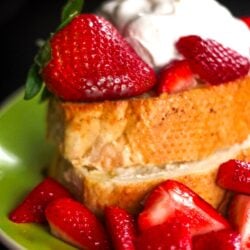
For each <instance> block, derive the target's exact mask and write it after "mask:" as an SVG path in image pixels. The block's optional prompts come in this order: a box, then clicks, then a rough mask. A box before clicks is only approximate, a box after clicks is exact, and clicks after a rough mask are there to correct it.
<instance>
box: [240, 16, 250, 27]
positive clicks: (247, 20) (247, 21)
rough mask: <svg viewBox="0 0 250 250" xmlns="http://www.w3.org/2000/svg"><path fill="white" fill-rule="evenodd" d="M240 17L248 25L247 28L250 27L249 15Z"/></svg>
mask: <svg viewBox="0 0 250 250" xmlns="http://www.w3.org/2000/svg"><path fill="white" fill-rule="evenodd" d="M240 19H241V21H243V22H244V23H245V24H246V25H247V26H248V28H250V17H249V16H243V17H241V18H240Z"/></svg>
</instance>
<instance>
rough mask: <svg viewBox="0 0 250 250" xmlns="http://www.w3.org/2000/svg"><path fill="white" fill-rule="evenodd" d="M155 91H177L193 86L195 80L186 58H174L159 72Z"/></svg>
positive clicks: (195, 82)
mask: <svg viewBox="0 0 250 250" xmlns="http://www.w3.org/2000/svg"><path fill="white" fill-rule="evenodd" d="M158 78H159V80H158V85H157V93H158V94H161V93H177V92H180V91H184V90H188V89H191V88H194V87H195V86H196V85H197V81H196V80H195V78H194V75H193V73H192V71H191V69H190V66H189V62H188V61H187V60H175V61H172V62H171V63H169V64H168V65H166V66H165V67H164V68H163V69H162V70H161V71H160V73H159V77H158Z"/></svg>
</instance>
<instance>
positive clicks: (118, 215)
mask: <svg viewBox="0 0 250 250" xmlns="http://www.w3.org/2000/svg"><path fill="white" fill-rule="evenodd" d="M105 221H106V225H107V228H108V232H109V234H110V236H111V239H112V243H113V247H114V249H116V250H135V245H134V244H135V239H136V229H135V221H134V218H133V217H132V215H130V214H129V213H128V212H127V211H125V210H124V209H122V208H119V207H115V206H110V207H106V208H105Z"/></svg>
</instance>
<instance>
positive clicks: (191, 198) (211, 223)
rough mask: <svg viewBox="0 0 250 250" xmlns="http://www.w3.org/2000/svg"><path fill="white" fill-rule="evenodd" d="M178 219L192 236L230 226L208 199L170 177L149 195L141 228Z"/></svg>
mask: <svg viewBox="0 0 250 250" xmlns="http://www.w3.org/2000/svg"><path fill="white" fill-rule="evenodd" d="M177 218H178V220H179V221H180V222H182V223H183V224H186V225H187V226H188V227H189V228H190V232H191V235H192V236H194V235H197V234H204V233H207V232H210V231H218V230H221V229H225V228H229V224H228V222H227V221H226V220H225V219H224V218H223V217H222V216H221V215H220V214H219V213H218V212H217V211H216V210H215V209H214V208H213V207H212V206H210V205H209V204H208V203H207V202H205V201H204V200H203V199H202V198H200V197H199V196H198V195H197V194H196V193H194V192H193V191H192V190H190V189H189V188H188V187H186V186H185V185H183V184H181V183H179V182H177V181H174V180H168V181H165V182H163V183H162V184H161V185H159V186H158V187H156V188H155V189H154V190H153V191H152V193H151V194H150V195H149V196H148V198H147V200H146V202H145V207H144V210H143V211H142V212H141V213H140V214H139V218H138V224H139V228H140V230H141V231H145V230H146V229H148V228H150V227H152V226H155V225H159V224H162V223H166V222H169V221H173V220H176V219H177Z"/></svg>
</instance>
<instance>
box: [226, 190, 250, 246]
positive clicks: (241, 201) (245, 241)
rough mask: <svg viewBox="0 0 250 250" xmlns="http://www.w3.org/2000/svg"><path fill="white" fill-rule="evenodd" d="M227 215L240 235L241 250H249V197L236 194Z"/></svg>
mask: <svg viewBox="0 0 250 250" xmlns="http://www.w3.org/2000/svg"><path fill="white" fill-rule="evenodd" d="M228 215H229V219H230V221H231V222H232V224H233V226H234V227H235V229H236V230H237V231H238V232H239V233H240V235H241V245H242V249H250V196H248V195H243V194H236V195H235V196H234V197H233V199H232V201H231V204H230V207H229V211H228Z"/></svg>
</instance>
